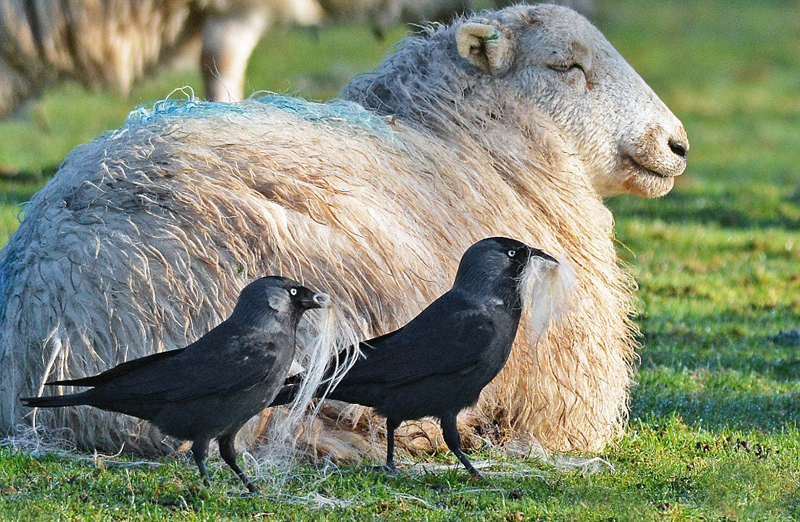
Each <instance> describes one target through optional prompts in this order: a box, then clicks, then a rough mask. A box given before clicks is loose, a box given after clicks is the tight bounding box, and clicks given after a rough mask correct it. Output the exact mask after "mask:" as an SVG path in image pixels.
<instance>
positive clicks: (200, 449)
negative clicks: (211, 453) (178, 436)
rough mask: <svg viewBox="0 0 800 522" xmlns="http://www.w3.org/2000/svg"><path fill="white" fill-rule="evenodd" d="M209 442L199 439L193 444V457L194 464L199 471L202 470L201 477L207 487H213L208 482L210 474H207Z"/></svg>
mask: <svg viewBox="0 0 800 522" xmlns="http://www.w3.org/2000/svg"><path fill="white" fill-rule="evenodd" d="M208 442H209V441H208V440H207V439H206V440H203V439H198V440H196V441H194V443H192V456H193V457H194V462H195V464H197V469H199V470H200V477H202V479H203V483H205V485H206V486H211V482H210V481H209V480H208V473H206V454H207V453H208Z"/></svg>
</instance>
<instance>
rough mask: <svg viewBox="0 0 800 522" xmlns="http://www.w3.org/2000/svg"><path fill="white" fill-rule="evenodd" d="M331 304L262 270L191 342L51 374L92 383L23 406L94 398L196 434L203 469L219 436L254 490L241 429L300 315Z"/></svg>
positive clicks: (278, 365)
mask: <svg viewBox="0 0 800 522" xmlns="http://www.w3.org/2000/svg"><path fill="white" fill-rule="evenodd" d="M329 304H330V298H329V297H328V295H327V294H323V293H315V292H313V291H311V290H309V289H308V288H305V287H303V286H301V285H300V283H298V282H297V281H293V280H291V279H286V278H284V277H264V278H261V279H258V280H256V281H253V282H252V283H250V284H249V285H247V286H246V287H245V288H244V289H243V290H242V292H241V294H240V295H239V299H238V301H237V302H236V306H235V308H234V310H233V313H232V314H231V315H230V317H228V319H226V320H225V321H223V322H222V323H221V324H220V325H219V326H217V327H216V328H214V329H213V330H211V331H210V332H208V333H207V334H205V335H204V336H203V337H201V338H200V339H199V340H198V341H196V342H195V343H193V344H190V345H189V346H187V347H186V348H182V349H179V350H170V351H167V352H162V353H157V354H154V355H150V356H147V357H142V358H140V359H134V360H132V361H128V362H125V363H122V364H120V365H119V366H117V367H115V368H112V369H110V370H107V371H105V372H103V373H101V374H99V375H95V376H94V377H86V378H83V379H73V380H66V381H55V382H48V383H47V384H49V385H54V386H55V385H58V386H61V385H65V386H92V388H91V389H90V390H86V391H84V392H81V393H75V394H72V395H62V396H52V397H29V398H23V399H21V400H22V402H23V404H24V405H25V406H30V407H34V408H53V407H58V406H74V405H83V404H85V405H89V406H94V407H96V408H100V409H103V410H108V411H115V412H120V413H125V414H127V415H133V416H134V417H139V418H141V419H145V420H148V421H150V422H152V423H153V424H155V425H156V426H157V427H158V428H159V429H160V430H161V431H162V432H164V433H166V434H168V435H171V436H173V437H176V438H178V439H183V440H191V441H193V444H192V454H193V456H194V460H195V462H196V463H197V467H198V468H199V469H200V475H201V476H202V477H203V480H204V481H205V482H206V484H208V475H207V474H206V467H205V458H206V453H207V452H208V445H209V443H210V441H211V440H212V439H214V438H216V439H217V441H218V442H219V452H220V455H221V456H222V458H223V459H224V460H225V462H226V463H227V464H228V466H230V467H231V469H233V471H234V472H235V473H236V475H237V476H238V477H239V478H240V479H241V480H242V482H243V483H244V485H245V486H246V487H247V489H248V490H250V491H251V492H253V491H256V487H255V486H254V485H253V484H252V483H251V482H250V481H249V480H248V478H247V476H246V475H245V474H244V472H243V471H242V470H241V469H240V468H239V466H237V465H236V449H235V447H234V442H235V439H236V433H237V432H238V431H239V429H240V428H241V427H242V426H243V425H244V424H245V422H247V420H248V419H250V417H252V416H253V415H255V414H257V413H258V412H260V411H261V410H263V409H264V407H266V406H267V405H268V404H269V403H270V401H272V399H273V398H274V397H275V394H276V393H277V392H278V391H279V390H280V388H281V385H282V383H283V382H284V380H285V379H286V376H287V375H288V373H289V367H290V366H291V364H292V360H293V359H294V354H295V341H296V330H297V323H298V322H299V321H300V316H301V315H302V314H303V312H305V311H306V310H308V309H310V308H323V307H327V306H328V305H329Z"/></svg>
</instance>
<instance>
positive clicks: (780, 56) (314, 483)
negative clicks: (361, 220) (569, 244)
mask: <svg viewBox="0 0 800 522" xmlns="http://www.w3.org/2000/svg"><path fill="white" fill-rule="evenodd" d="M597 7H598V10H599V13H598V15H597V18H596V21H597V23H598V25H599V26H600V28H601V29H602V30H603V31H604V33H605V34H606V35H607V36H608V37H609V39H610V40H611V41H612V43H613V44H614V45H615V46H616V47H617V48H618V49H619V50H620V52H621V53H622V54H623V55H624V56H625V57H626V58H627V59H628V60H629V61H630V62H631V64H632V65H633V66H634V67H635V68H636V69H637V70H638V71H639V72H640V74H641V75H642V76H643V77H644V78H645V80H647V81H648V83H650V85H651V86H652V87H653V88H654V89H655V91H656V92H658V93H659V95H660V96H661V98H662V99H663V100H664V101H665V102H666V103H667V105H669V106H670V108H672V110H673V112H675V113H676V114H677V115H678V116H679V117H680V118H681V119H682V120H683V122H684V123H685V125H686V128H687V131H688V133H689V137H690V139H691V142H692V148H691V152H690V160H689V168H688V170H687V172H686V174H685V175H684V176H682V177H681V178H679V182H678V183H677V186H676V188H675V190H673V191H672V192H671V193H670V194H669V195H668V196H666V197H664V198H662V199H659V200H642V199H638V198H633V197H618V198H613V199H611V200H609V202H608V203H609V205H610V206H611V208H612V210H613V211H614V214H615V216H616V220H617V236H618V240H619V252H620V255H621V256H622V258H623V259H624V260H625V262H626V263H628V264H629V266H630V270H631V271H632V273H633V274H634V276H635V277H636V280H637V281H638V283H639V285H640V290H639V297H640V302H639V314H638V317H637V323H638V324H639V325H640V327H641V330H642V333H643V337H642V344H643V346H642V349H641V350H640V355H641V364H640V367H639V371H638V375H637V382H638V384H637V386H636V387H635V388H634V389H633V395H632V401H631V422H630V426H629V429H628V434H627V436H626V437H625V438H623V439H622V440H621V441H620V442H619V443H618V444H616V445H614V446H612V447H609V448H608V449H607V451H606V452H605V453H604V454H603V458H604V459H605V460H607V461H608V462H609V463H610V464H611V465H613V468H614V470H613V471H611V470H609V469H605V470H603V471H600V472H597V473H594V474H585V473H582V472H580V471H570V472H559V471H555V470H553V469H551V468H549V467H548V466H546V465H544V464H541V463H537V462H527V461H525V460H524V459H511V462H510V464H512V465H520V466H526V467H532V468H533V469H534V470H536V472H535V473H528V474H523V475H522V476H509V477H504V478H501V477H497V478H494V479H493V480H492V483H491V484H490V485H488V486H481V485H476V484H474V483H472V482H470V481H469V480H468V479H467V478H466V474H465V473H464V472H463V471H462V470H460V469H454V470H452V471H445V472H439V473H436V474H427V475H421V476H420V475H413V476H406V477H402V478H398V479H392V478H388V477H384V476H377V475H374V474H370V473H366V472H363V471H360V470H359V469H357V468H351V467H345V468H343V469H342V470H341V471H340V472H338V473H333V474H326V473H323V472H322V471H320V470H315V469H313V468H302V469H300V470H299V472H298V473H299V475H298V477H297V478H295V479H293V480H292V481H291V482H290V483H289V486H290V488H289V489H290V490H291V491H295V492H296V493H297V494H298V495H301V496H302V495H306V494H319V495H323V496H325V497H329V498H338V499H342V500H344V501H345V502H346V504H345V505H341V506H338V507H328V508H322V509H314V508H311V507H309V506H304V505H302V504H291V503H286V502H277V501H275V499H272V500H271V499H270V498H269V497H268V496H265V497H257V498H241V497H239V496H238V493H239V490H240V488H239V486H238V484H236V482H235V480H234V478H233V476H232V474H230V473H229V471H228V470H226V469H223V467H222V465H221V464H220V463H219V461H218V460H217V461H215V462H216V466H215V467H214V468H215V470H216V477H215V478H216V480H215V482H214V485H213V486H212V488H211V489H206V488H204V487H202V486H201V485H200V483H199V481H198V480H197V477H196V472H195V469H194V468H193V466H192V465H191V464H190V463H188V462H186V461H184V460H182V459H164V460H163V461H161V463H162V465H161V466H159V467H157V468H151V467H132V468H121V467H112V466H102V467H98V466H96V465H95V464H92V463H91V462H89V463H87V462H81V461H77V460H75V459H74V458H63V457H56V456H52V455H51V456H46V457H41V458H33V457H31V456H27V455H24V454H21V453H19V452H17V451H14V450H10V449H3V450H0V519H2V520H69V519H74V520H83V519H89V520H92V519H97V520H113V519H118V520H161V519H163V518H170V519H175V520H228V519H231V520H252V519H256V520H261V519H263V520H288V519H297V520H304V519H308V520H337V521H340V520H351V519H356V520H364V519H367V520H368V519H372V518H379V517H384V518H388V519H403V520H470V519H473V520H474V519H485V520H511V521H513V520H581V521H583V520H796V519H800V430H798V426H799V425H800V335H794V336H793V335H791V334H783V335H778V334H779V333H781V332H787V331H790V330H791V329H793V328H798V327H800V275H798V274H800V271H798V267H800V234H798V228H800V81H799V80H798V74H797V71H798V70H800V39H798V37H797V35H798V34H800V17H798V16H797V4H796V2H778V1H774V2H766V1H764V2H744V1H735V2H726V3H724V4H722V3H711V2H707V3H703V2H688V1H684V2H677V1H670V0H665V1H662V2H658V3H645V2H597ZM401 35H402V29H399V28H398V29H397V30H395V31H394V32H392V33H391V35H390V38H389V39H388V41H387V42H375V41H373V40H372V38H371V36H370V35H369V32H368V31H367V30H366V29H364V28H357V27H349V28H348V27H340V28H334V29H326V30H324V31H323V32H322V34H321V37H320V41H319V42H316V41H314V40H313V39H312V38H311V37H310V36H309V35H308V34H306V33H303V32H302V31H292V32H289V33H288V34H285V35H280V34H279V35H275V36H273V37H271V38H270V40H269V42H262V44H261V46H260V47H259V49H258V51H257V55H256V57H255V59H254V60H253V63H252V65H251V68H250V75H249V82H250V86H251V88H253V89H255V88H259V89H261V88H263V89H270V90H276V91H285V92H291V93H298V94H300V95H302V96H305V97H309V98H312V99H327V98H329V97H331V96H334V95H335V93H336V91H337V90H338V88H339V87H340V86H341V85H342V83H344V82H345V81H346V79H347V78H349V77H350V76H352V75H353V74H354V73H356V72H358V71H361V70H365V69H368V68H369V67H372V66H374V65H375V64H376V63H377V62H378V61H379V59H380V57H381V56H382V55H383V54H384V53H385V51H386V49H387V48H388V47H389V45H390V42H391V41H394V40H396V39H397V38H399V37H400V36H401ZM181 85H192V86H194V87H195V89H196V90H198V91H199V81H198V76H197V75H196V74H195V73H192V72H189V73H164V74H161V75H159V76H158V77H156V78H154V79H153V80H152V81H151V82H148V83H146V84H145V85H143V86H141V87H140V88H138V89H137V90H136V91H135V92H134V93H133V94H132V96H131V98H130V99H128V100H120V99H118V98H116V97H115V96H113V95H111V94H107V93H95V94H88V93H85V92H83V91H82V90H80V89H79V88H77V87H76V86H62V87H59V88H56V89H52V90H50V91H48V93H47V94H46V96H45V97H44V99H43V100H42V101H41V102H39V103H37V104H36V105H34V106H33V108H32V109H31V110H29V111H28V112H27V113H25V114H24V115H23V116H22V117H21V118H20V119H18V120H16V121H11V122H0V138H2V139H0V172H5V173H7V174H9V176H6V178H8V179H5V180H0V241H2V238H4V237H7V235H8V234H10V233H11V232H12V231H13V229H14V227H15V226H16V225H15V215H16V213H17V212H18V206H17V205H18V204H19V203H21V202H23V201H25V200H27V199H28V198H29V197H30V195H31V194H32V193H33V192H34V191H35V190H36V189H38V188H39V187H40V186H41V184H42V183H43V182H44V181H45V180H46V178H47V176H48V175H50V174H51V173H52V172H53V171H54V170H55V168H57V165H58V163H59V162H60V161H61V159H63V157H64V155H65V154H66V153H67V152H68V151H69V149H70V148H71V147H73V146H74V145H76V144H78V143H80V142H83V141H86V140H88V139H91V138H93V137H94V136H96V135H98V134H99V133H101V132H103V131H105V130H108V129H111V128H114V127H116V126H118V125H120V124H121V123H122V121H124V118H125V115H126V114H127V112H128V111H129V110H130V108H132V107H133V106H134V105H136V104H138V103H142V102H145V101H148V100H151V99H156V98H161V97H163V96H165V95H166V94H167V93H169V92H170V91H171V90H172V88H174V87H177V86H181ZM13 173H17V174H18V175H17V178H11V177H10V174H13ZM14 179H16V181H15V180H14ZM483 457H486V455H483ZM494 458H495V459H500V457H498V456H496V455H495V456H494ZM122 460H124V459H122ZM430 460H435V461H437V462H451V463H454V459H452V458H451V457H449V456H447V455H443V456H441V455H440V456H435V457H431V458H430ZM501 460H502V459H501Z"/></svg>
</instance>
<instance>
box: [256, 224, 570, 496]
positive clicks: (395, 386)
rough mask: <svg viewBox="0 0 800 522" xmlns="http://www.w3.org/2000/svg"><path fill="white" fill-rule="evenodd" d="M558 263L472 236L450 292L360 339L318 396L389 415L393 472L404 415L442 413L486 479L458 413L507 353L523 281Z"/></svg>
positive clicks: (287, 395)
mask: <svg viewBox="0 0 800 522" xmlns="http://www.w3.org/2000/svg"><path fill="white" fill-rule="evenodd" d="M558 264H559V263H558V261H557V260H556V259H555V258H553V257H551V256H550V255H548V254H546V253H544V252H542V251H541V250H539V249H536V248H531V247H528V246H526V245H525V244H523V243H521V242H519V241H516V240H514V239H508V238H503V237H493V238H488V239H484V240H482V241H479V242H478V243H475V244H474V245H472V246H471V247H470V248H469V249H468V250H467V251H466V253H464V255H463V257H462V258H461V262H460V264H459V267H458V272H457V274H456V278H455V282H454V283H453V287H452V288H451V289H450V290H449V291H448V292H447V293H445V294H444V295H442V296H441V297H439V298H438V299H437V300H436V301H434V302H433V303H432V304H431V305H430V306H428V307H427V308H426V309H425V310H423V311H422V312H421V313H420V314H419V315H418V316H416V317H415V318H414V319H412V320H411V322H409V323H408V324H406V325H405V326H403V327H402V328H400V329H399V330H395V331H394V332H391V333H388V334H386V335H382V336H380V337H377V338H375V339H372V340H369V341H363V342H362V343H360V349H361V352H362V357H361V358H359V359H358V360H357V361H356V362H355V364H354V365H353V366H352V368H351V369H350V370H348V371H347V373H346V374H345V375H344V377H343V378H342V380H341V381H340V382H339V384H338V385H337V386H336V387H335V388H334V389H333V390H328V389H327V388H324V389H323V388H319V389H318V390H317V396H318V397H320V396H322V395H323V394H325V393H327V394H326V395H325V396H326V398H330V399H336V400H340V401H345V402H349V403H354V404H361V405H363V406H370V407H373V408H375V410H376V411H377V412H378V413H379V414H380V415H383V416H384V417H386V436H387V452H386V465H385V469H387V470H389V471H391V472H393V473H394V472H396V468H395V463H394V431H395V429H396V428H397V427H398V426H399V425H400V423H402V422H403V421H405V420H412V419H419V418H421V417H427V416H432V417H438V418H439V419H440V420H441V427H442V433H443V435H444V440H445V443H446V444H447V447H448V448H450V451H452V452H453V453H454V454H455V455H456V456H457V457H458V459H459V460H460V461H461V462H462V463H463V464H464V466H465V467H466V468H467V470H468V471H469V472H470V473H471V474H472V475H473V476H474V477H476V478H478V479H481V480H483V477H482V476H481V474H480V473H478V471H477V470H476V469H475V467H474V466H473V465H472V463H470V461H469V459H468V458H467V456H466V455H465V454H464V452H463V451H461V437H460V435H459V433H458V428H457V425H456V417H457V416H458V414H459V412H460V411H461V410H463V409H464V408H466V407H468V406H470V405H473V404H475V402H477V400H478V396H479V394H480V393H481V390H483V388H484V387H485V386H486V385H487V384H489V382H491V381H492V379H494V377H495V376H496V375H497V374H498V373H500V370H502V369H503V366H504V365H505V363H506V361H507V360H508V356H509V353H510V352H511V345H512V343H513V341H514V337H515V336H516V332H517V326H518V325H519V321H520V316H521V314H522V307H523V298H522V295H523V293H522V291H521V288H522V287H523V286H524V284H523V280H524V281H526V282H529V281H530V279H529V277H530V276H529V274H532V275H534V276H536V275H541V274H539V272H541V271H543V270H544V271H546V270H553V269H556V267H557V266H558ZM526 269H528V271H527V272H526ZM523 273H525V274H523ZM526 276H528V277H526ZM548 279H549V278H548ZM528 305H531V303H528ZM337 366H339V365H337ZM300 377H301V376H293V377H292V378H290V379H288V380H287V381H286V383H285V385H284V387H283V388H282V389H281V391H280V393H279V394H278V395H277V396H276V398H275V400H274V401H273V402H272V404H271V405H272V406H277V405H280V404H286V403H288V402H290V401H291V400H292V398H293V397H294V395H295V394H296V393H297V389H298V384H297V380H298V378H300Z"/></svg>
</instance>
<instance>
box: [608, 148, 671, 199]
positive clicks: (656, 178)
mask: <svg viewBox="0 0 800 522" xmlns="http://www.w3.org/2000/svg"><path fill="white" fill-rule="evenodd" d="M622 168H623V169H624V171H625V173H626V174H627V179H625V181H624V182H623V184H622V186H623V187H624V190H625V191H626V192H628V193H631V194H636V195H638V196H641V197H645V198H657V197H661V196H663V195H665V194H667V193H668V192H669V191H670V190H672V187H673V186H674V184H675V176H677V175H678V174H672V175H670V174H667V173H664V172H659V171H656V170H651V169H648V168H646V167H643V166H642V165H641V164H640V163H638V162H637V161H636V160H634V159H633V158H632V157H630V156H626V157H625V158H623V160H622Z"/></svg>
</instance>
